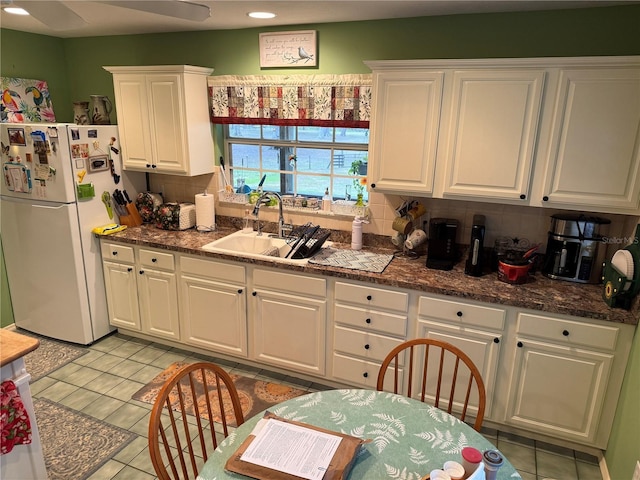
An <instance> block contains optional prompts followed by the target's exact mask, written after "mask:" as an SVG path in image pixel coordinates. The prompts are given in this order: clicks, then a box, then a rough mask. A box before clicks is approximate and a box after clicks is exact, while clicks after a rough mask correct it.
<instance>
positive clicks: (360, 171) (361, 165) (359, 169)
mask: <svg viewBox="0 0 640 480" xmlns="http://www.w3.org/2000/svg"><path fill="white" fill-rule="evenodd" d="M367 166H368V165H367V161H366V159H362V160H354V161H353V162H351V167H350V168H349V173H350V174H352V175H358V177H356V178H354V179H353V187H354V189H355V191H356V194H357V197H356V205H357V206H362V205H364V199H363V193H364V189H365V187H366V186H367V177H360V176H359V175H366V174H367Z"/></svg>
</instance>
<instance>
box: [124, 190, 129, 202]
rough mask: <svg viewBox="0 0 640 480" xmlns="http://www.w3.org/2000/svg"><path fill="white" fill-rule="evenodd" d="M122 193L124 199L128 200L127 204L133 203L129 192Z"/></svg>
mask: <svg viewBox="0 0 640 480" xmlns="http://www.w3.org/2000/svg"><path fill="white" fill-rule="evenodd" d="M122 193H123V194H124V198H126V199H127V203H131V199H130V198H129V194H128V193H127V191H126V190H123V191H122Z"/></svg>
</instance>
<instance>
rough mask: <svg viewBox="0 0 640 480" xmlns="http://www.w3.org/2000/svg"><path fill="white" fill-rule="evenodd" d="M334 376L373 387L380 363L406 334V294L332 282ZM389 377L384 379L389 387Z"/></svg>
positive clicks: (407, 297)
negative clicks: (333, 303)
mask: <svg viewBox="0 0 640 480" xmlns="http://www.w3.org/2000/svg"><path fill="white" fill-rule="evenodd" d="M334 295H335V307H334V312H333V318H334V325H333V365H332V376H333V378H334V379H336V380H338V381H341V382H345V383H349V384H355V385H358V386H363V387H368V388H376V384H377V379H378V371H379V370H380V364H381V363H382V361H383V360H384V359H385V357H386V356H387V354H388V353H389V352H390V351H391V350H393V349H394V348H395V347H396V346H398V345H399V344H401V343H402V342H403V341H404V340H406V337H407V310H408V308H409V294H408V293H406V292H397V291H391V290H386V289H381V288H373V287H370V286H368V285H362V284H355V283H347V282H344V281H340V282H336V283H335V290H334ZM392 382H393V378H392V376H391V375H389V376H387V377H386V378H385V387H386V388H387V389H392Z"/></svg>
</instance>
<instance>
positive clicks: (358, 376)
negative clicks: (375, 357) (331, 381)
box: [333, 353, 403, 392]
mask: <svg viewBox="0 0 640 480" xmlns="http://www.w3.org/2000/svg"><path fill="white" fill-rule="evenodd" d="M379 370H380V362H369V361H367V360H360V359H357V358H352V357H347V356H344V355H340V354H337V353H335V354H334V355H333V378H335V379H336V380H338V381H343V382H346V383H349V384H353V385H362V386H364V387H368V388H372V389H375V388H376V384H377V382H378V372H379ZM399 372H400V379H402V374H403V371H402V369H400V370H399ZM400 381H402V380H400ZM384 389H385V390H386V391H389V392H392V391H393V369H392V368H388V369H387V375H386V376H385V379H384Z"/></svg>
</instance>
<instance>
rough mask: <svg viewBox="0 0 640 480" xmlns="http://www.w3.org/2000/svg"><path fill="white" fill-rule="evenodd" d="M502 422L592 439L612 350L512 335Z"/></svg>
mask: <svg viewBox="0 0 640 480" xmlns="http://www.w3.org/2000/svg"><path fill="white" fill-rule="evenodd" d="M516 340H517V342H518V343H517V345H518V348H517V351H516V360H515V364H514V366H513V374H512V377H511V383H510V388H509V390H510V391H509V398H508V407H507V409H508V411H507V422H508V423H511V424H513V425H518V426H521V427H523V428H526V429H527V430H529V431H534V432H540V433H544V434H547V435H551V436H553V437H555V438H562V439H566V440H575V441H579V442H581V443H585V442H587V443H593V441H594V439H595V436H596V433H597V430H598V425H599V421H600V414H601V411H602V404H603V401H604V397H605V394H606V387H607V383H608V381H609V374H610V370H611V364H612V362H613V355H610V354H605V353H598V352H594V351H589V350H584V349H580V348H569V347H564V346H559V345H553V344H545V343H541V342H536V341H533V340H529V339H526V338H524V337H519V338H516Z"/></svg>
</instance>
